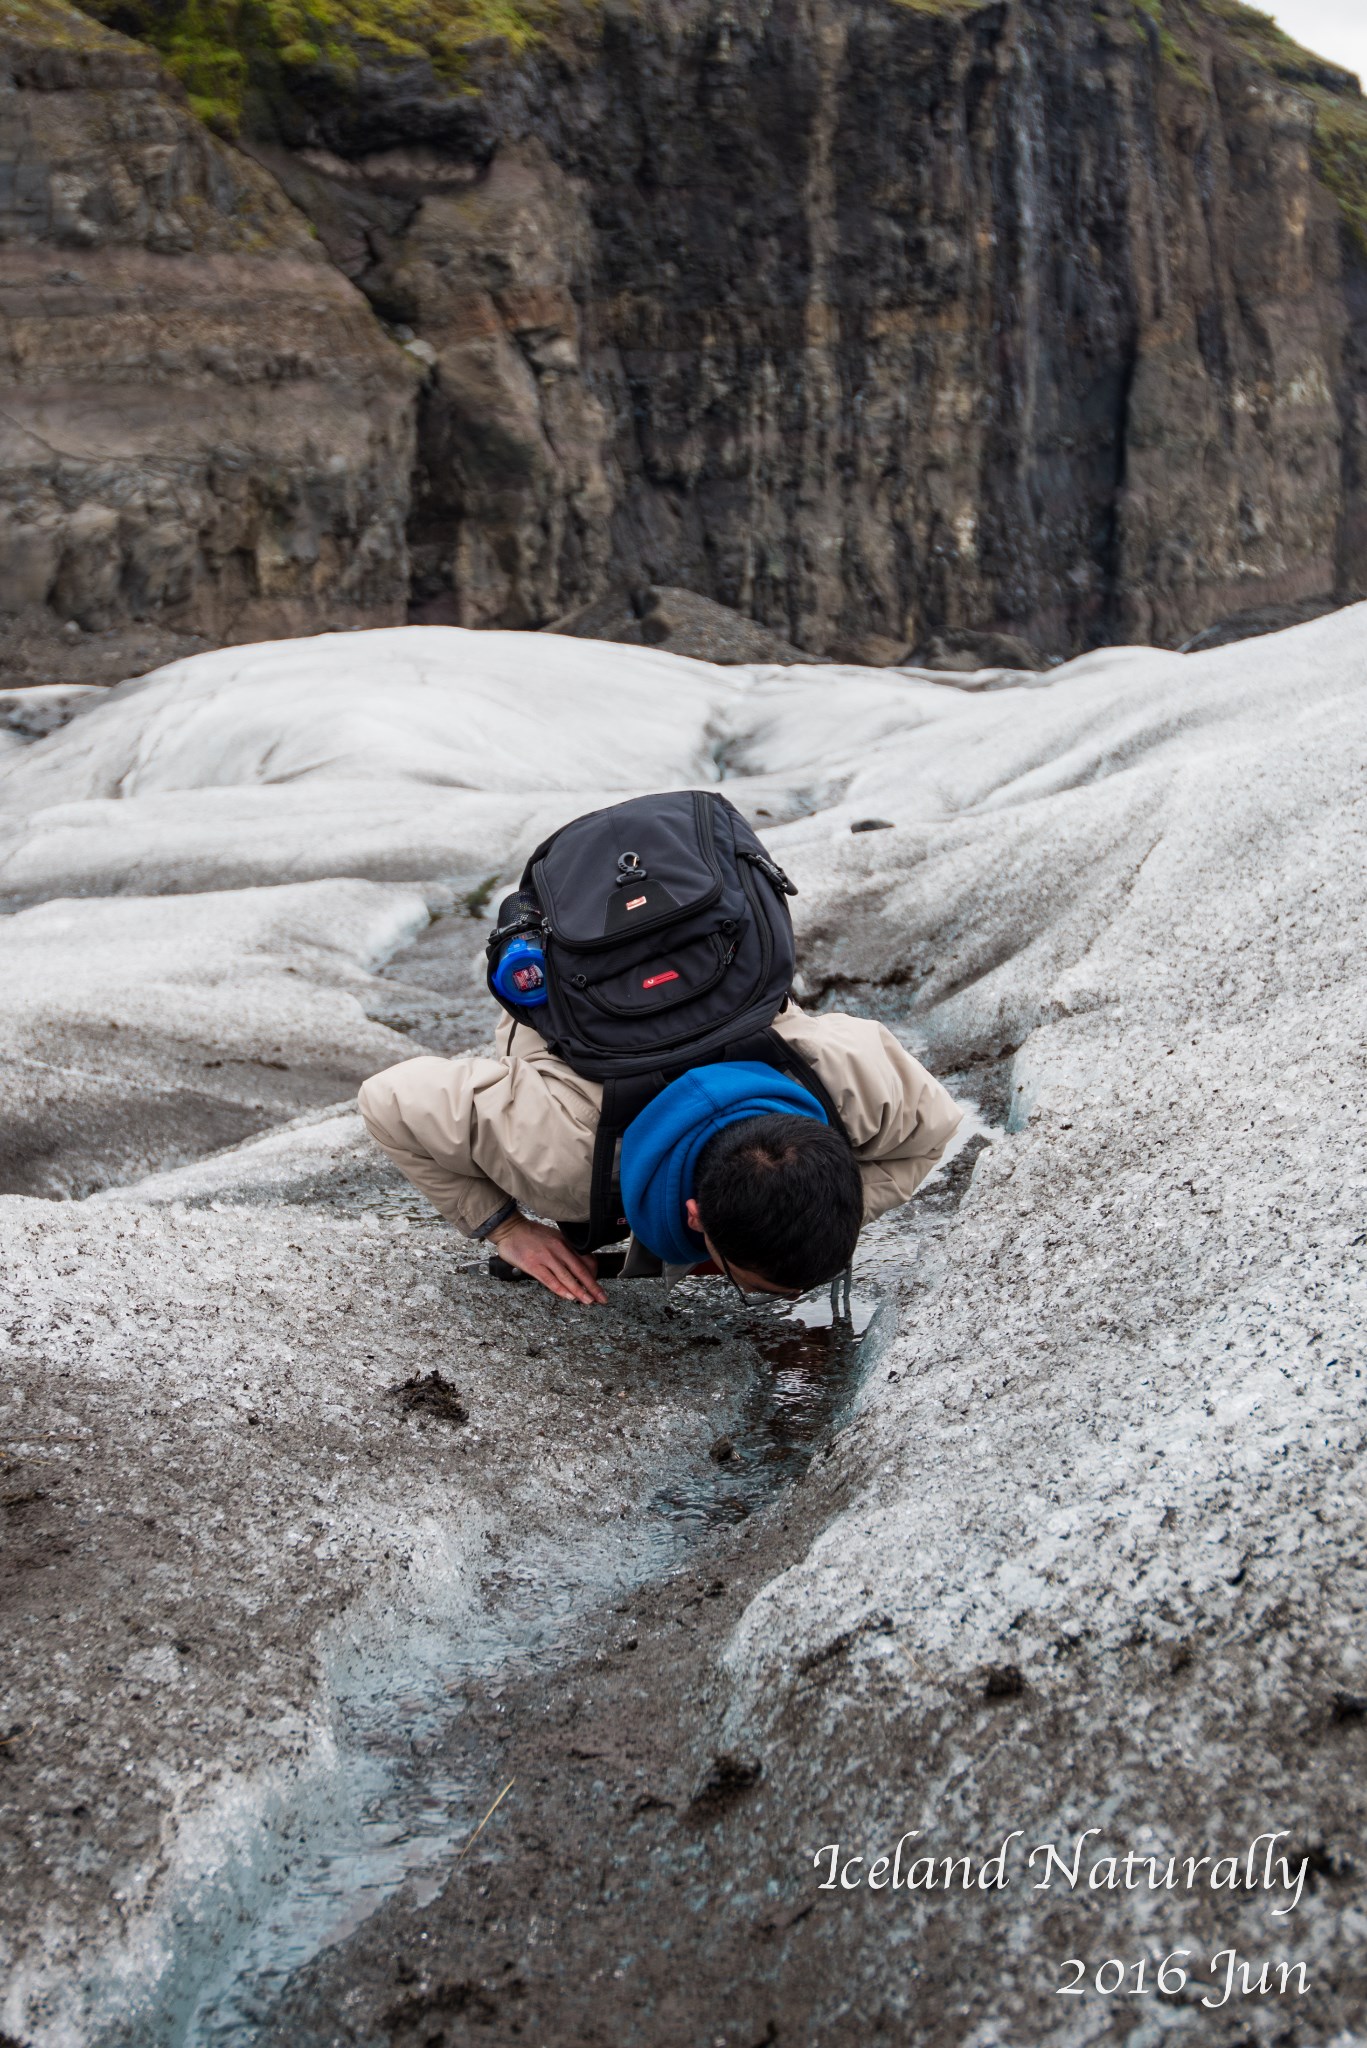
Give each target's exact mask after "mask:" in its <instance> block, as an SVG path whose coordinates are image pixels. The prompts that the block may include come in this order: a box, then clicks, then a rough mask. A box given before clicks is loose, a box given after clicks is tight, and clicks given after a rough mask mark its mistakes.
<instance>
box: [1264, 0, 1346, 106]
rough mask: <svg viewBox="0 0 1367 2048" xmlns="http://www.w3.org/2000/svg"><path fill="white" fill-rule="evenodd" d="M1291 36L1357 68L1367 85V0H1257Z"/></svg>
mask: <svg viewBox="0 0 1367 2048" xmlns="http://www.w3.org/2000/svg"><path fill="white" fill-rule="evenodd" d="M1254 5H1255V6H1257V5H1261V7H1262V11H1263V13H1264V14H1270V15H1272V16H1274V18H1275V19H1276V20H1277V21H1278V22H1280V23H1281V26H1282V27H1283V28H1284V29H1285V30H1286V33H1287V34H1288V35H1289V36H1294V37H1295V38H1296V41H1297V42H1298V43H1304V45H1305V47H1306V49H1307V50H1314V51H1315V52H1316V54H1317V55H1318V56H1321V57H1331V58H1332V59H1333V61H1334V62H1335V63H1336V64H1345V65H1347V67H1348V69H1349V70H1350V71H1356V73H1357V74H1358V77H1359V78H1360V79H1361V80H1362V82H1363V84H1364V85H1367V0H1254Z"/></svg>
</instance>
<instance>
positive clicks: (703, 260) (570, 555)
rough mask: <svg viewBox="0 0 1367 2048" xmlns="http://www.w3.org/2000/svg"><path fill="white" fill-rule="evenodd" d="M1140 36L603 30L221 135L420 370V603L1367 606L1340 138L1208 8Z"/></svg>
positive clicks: (1152, 630) (880, 645) (798, 13)
mask: <svg viewBox="0 0 1367 2048" xmlns="http://www.w3.org/2000/svg"><path fill="white" fill-rule="evenodd" d="M1159 12H1161V13H1162V16H1163V21H1162V23H1161V24H1160V23H1159V22H1158V21H1157V20H1156V19H1154V18H1151V16H1152V14H1153V10H1151V9H1150V10H1145V9H1141V8H1138V7H1136V6H1135V5H1133V4H1131V0H1095V4H1094V0H1033V4H1031V5H1030V6H1028V7H1027V6H1024V5H1021V4H1019V0H996V4H975V0H961V4H954V5H950V4H943V0H765V4H763V5H756V6H751V7H748V8H746V9H743V10H742V9H739V8H736V7H734V6H733V5H732V4H731V0H630V4H628V0H602V4H601V5H600V6H597V7H595V8H594V9H593V10H592V11H591V12H586V13H585V14H584V15H583V16H582V17H581V16H579V15H577V14H575V13H574V11H573V9H572V8H571V7H566V8H564V9H562V10H561V12H560V14H559V16H558V17H557V19H556V21H555V24H554V26H553V28H552V29H551V31H550V32H548V33H547V34H546V35H544V36H543V38H542V39H541V40H540V42H538V43H536V44H535V45H534V46H533V47H532V49H531V50H530V52H526V53H524V54H523V55H522V56H521V57H520V58H519V59H517V60H516V61H513V60H512V59H511V58H508V57H506V55H505V56H504V57H500V56H499V54H498V52H497V50H496V49H492V48H491V49H490V50H489V51H487V52H485V53H483V54H482V55H481V54H479V53H476V57H475V59H474V60H472V69H471V72H470V76H469V79H468V81H467V83H468V84H472V85H474V86H475V87H476V88H477V90H476V91H474V92H469V91H467V92H465V93H463V94H460V95H456V96H453V95H452V92H451V91H450V89H448V88H446V87H443V86H442V85H441V84H440V82H439V81H438V80H437V79H436V78H435V77H434V76H433V75H432V74H431V73H430V72H429V71H428V70H426V69H425V68H424V65H423V64H422V63H421V62H418V61H414V62H411V63H406V64H404V65H402V66H399V65H396V64H390V65H389V66H387V67H386V66H384V65H379V64H375V65H365V64H363V65H362V66H361V67H360V69H359V72H358V74H357V76H356V78H355V80H354V81H353V82H352V84H351V85H350V86H349V87H348V89H347V90H346V92H345V93H344V92H342V91H341V89H340V88H337V89H329V88H327V87H326V85H325V83H320V82H318V81H315V82H314V84H313V87H312V88H311V90H310V91H309V92H307V93H303V92H301V93H300V94H299V95H298V97H297V98H296V99H295V100H294V101H293V102H291V103H290V104H289V105H288V106H286V107H284V108H283V109H282V108H281V107H280V106H278V105H277V106H276V107H275V108H274V109H273V112H272V114H271V119H270V133H269V134H266V133H264V132H263V133H259V134H256V135H252V134H248V135H246V136H245V137H244V138H243V147H244V148H246V149H248V150H250V151H251V153H252V154H253V155H254V156H255V157H256V159H257V162H258V165H259V166H260V167H261V168H262V169H264V170H266V171H268V172H269V173H271V174H272V175H273V177H274V178H275V179H278V180H279V183H280V185H281V186H282V187H283V188H284V190H285V191H286V192H287V193H288V194H289V196H290V198H291V199H292V200H293V201H294V202H295V204H296V206H297V207H299V208H300V209H301V210H302V211H303V212H304V213H305V214H307V215H308V216H309V217H310V218H311V220H312V221H313V222H314V224H315V226H316V229H317V232H318V235H319V237H320V238H321V242H322V244H323V246H324V247H325V248H326V250H327V252H328V254H329V255H330V257H331V259H332V261H333V263H334V264H335V265H336V266H337V268H338V269H339V270H340V271H342V272H343V273H344V274H345V276H346V277H347V278H349V279H350V280H352V281H353V282H354V283H355V284H357V285H358V286H359V287H360V289H361V290H362V291H363V292H364V293H365V294H366V296H367V297H368V298H369V299H370V301H371V303H372V305H373V306H374V308H375V309H376V311H377V312H378V314H379V315H380V317H381V318H382V320H383V321H384V322H386V323H387V324H388V326H389V329H390V332H391V335H392V336H394V337H395V338H396V339H397V340H398V341H399V342H400V343H401V344H402V345H403V346H404V347H405V348H406V349H407V351H408V354H409V356H410V358H412V359H415V360H416V362H417V364H418V365H419V367H420V369H421V372H422V375H423V378H424V382H423V385H422V389H421V392H420V393H419V395H418V396H417V398H416V400H415V401H414V405H415V412H416V445H417V456H416V463H415V467H414V469H413V472H412V476H411V480H410V483H409V485H407V486H404V485H401V484H398V483H397V482H396V484H395V488H394V495H393V499H392V503H391V511H392V514H393V518H394V519H395V520H397V519H399V518H403V520H404V521H405V523H406V531H407V542H408V549H409V555H410V559H411V583H410V590H409V598H410V612H409V616H411V617H413V618H417V619H423V620H438V621H439V620H448V621H451V622H455V623H461V624H467V625H475V626H517V627H540V626H544V625H547V624H550V623H552V622H554V621H557V620H559V619H562V618H564V617H565V616H566V615H567V614H574V613H580V612H582V611H583V610H584V609H585V608H586V607H593V606H596V605H598V604H600V603H602V602H604V601H608V605H609V611H611V612H613V614H614V616H615V615H616V613H618V612H621V611H622V610H623V608H624V607H626V606H627V605H628V602H629V594H630V593H631V592H633V591H639V590H642V589H645V588H648V587H652V586H654V587H665V588H670V589H679V588H682V589H685V590H690V591H693V592H697V593H700V594H702V595H704V596H706V597H708V598H710V599H712V600H714V601H715V602H717V603H719V604H722V605H725V606H727V607H729V608H731V609H733V610H735V611H737V612H739V613H742V614H744V615H746V616H748V617H749V618H751V619H753V620H755V621H757V622H758V623H759V624H760V625H762V626H764V627H767V628H769V629H771V630H772V631H773V632H774V633H775V634H777V635H779V636H780V637H781V638H782V639H783V640H785V641H787V642H789V643H791V644H792V645H794V646H796V647H798V648H800V649H802V650H804V651H805V652H807V653H809V654H825V655H829V656H832V657H834V658H850V656H851V655H852V654H853V653H855V652H857V651H858V650H861V649H862V650H865V651H866V652H867V650H870V649H871V650H873V654H872V655H870V656H869V657H868V658H877V659H885V660H893V659H896V658H897V655H898V650H906V649H909V648H913V647H925V646H928V645H930V644H931V643H932V641H935V640H937V639H943V638H945V636H948V635H953V634H960V635H963V634H978V635H981V634H990V633H998V634H1000V633H1005V634H1010V635H1013V636H1015V637H1016V638H1017V639H1018V640H1021V641H1024V642H1025V643H1027V645H1028V646H1029V647H1030V648H1032V649H1037V650H1039V652H1040V654H1041V656H1058V655H1061V654H1067V653H1072V652H1076V651H1077V650H1079V649H1081V648H1083V647H1085V646H1087V645H1090V644H1095V643H1097V642H1104V641H1109V640H1115V639H1124V640H1141V641H1143V640H1154V641H1158V642H1162V643H1166V644H1172V645H1177V644H1181V643H1182V642H1185V641H1186V640H1188V639H1189V638H1190V637H1191V636H1192V635H1194V634H1196V633H1198V632H1200V631H1201V630H1202V629H1203V628H1204V627H1206V626H1207V625H1209V624H1210V623H1211V622H1212V621H1213V620H1215V619H1218V618H1223V617H1227V616H1229V615H1230V614H1232V613H1235V612H1240V611H1244V610H1248V609H1251V608H1254V607H1264V608H1265V607H1269V606H1274V605H1285V604H1302V603H1304V602H1306V601H1309V600H1314V599H1321V598H1328V597H1330V596H1331V595H1334V594H1337V595H1339V596H1341V597H1347V596H1351V595H1355V594H1357V593H1358V592H1359V591H1361V590H1364V589H1367V251H1365V250H1364V247H1363V245H1362V243H1361V242H1360V241H1359V239H1358V238H1357V237H1356V235H1355V233H1354V230H1353V227H1352V219H1353V205H1354V204H1356V201H1355V200H1353V202H1352V204H1350V203H1349V202H1350V199H1351V193H1350V194H1349V195H1348V196H1347V197H1345V192H1346V190H1347V188H1346V187H1344V186H1343V184H1342V180H1339V181H1338V182H1337V183H1336V182H1335V180H1334V179H1332V178H1330V179H1328V182H1326V177H1327V173H1326V171H1325V164H1324V161H1323V144H1322V139H1321V138H1322V133H1323V132H1324V124H1325V119H1326V109H1327V110H1328V112H1329V114H1331V115H1332V116H1333V118H1334V119H1335V120H1347V121H1349V122H1350V123H1354V122H1357V121H1358V120H1359V118H1360V119H1361V123H1362V131H1363V138H1364V149H1367V108H1364V107H1363V103H1362V101H1361V98H1360V96H1359V95H1358V94H1357V92H1356V88H1355V84H1354V82H1353V81H1351V80H1349V79H1348V78H1347V76H1346V74H1343V73H1339V72H1336V71H1335V70H1334V69H1333V67H1331V66H1325V65H1322V64H1320V63H1318V61H1317V60H1314V59H1312V58H1310V57H1308V56H1307V55H1306V54H1305V53H1300V52H1296V51H1295V48H1294V46H1293V45H1290V44H1289V43H1286V42H1285V39H1280V41H1278V40H1277V39H1276V38H1275V32H1272V35H1273V40H1272V42H1270V43H1268V42H1267V37H1268V33H1269V31H1268V30H1267V26H1266V24H1263V26H1262V27H1261V28H1259V27H1258V26H1257V18H1256V17H1252V16H1249V15H1246V14H1245V13H1243V12H1242V11H1241V10H1240V9H1239V8H1238V7H1237V6H1235V5H1234V4H1233V0H1163V6H1162V8H1161V9H1160V10H1159ZM1260 37H1261V38H1262V41H1260V40H1259V38H1260ZM1264 44H1266V47H1264ZM1288 52H1289V53H1291V54H1290V55H1288ZM1364 161H1367V157H1364ZM1331 185H1333V186H1334V189H1333V190H1331V189H1330V186H1331ZM1354 190H1355V188H1354ZM394 353H396V354H397V353H398V351H397V350H396V351H394ZM249 467H250V465H249ZM324 580H325V579H324ZM313 604H314V616H315V619H316V622H318V623H321V622H322V613H323V611H324V610H326V609H327V605H328V600H327V598H326V596H325V595H323V594H322V592H321V590H320V591H319V593H318V595H317V596H316V598H315V599H314V600H313ZM304 629H305V625H304V620H303V615H302V614H301V615H300V620H299V624H298V625H297V626H295V627H293V628H290V627H286V628H285V630H304Z"/></svg>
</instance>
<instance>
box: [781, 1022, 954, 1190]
mask: <svg viewBox="0 0 1367 2048" xmlns="http://www.w3.org/2000/svg"><path fill="white" fill-rule="evenodd" d="M779 1029H780V1030H781V1031H782V1032H783V1035H784V1036H785V1037H788V1038H791V1039H792V1040H793V1042H794V1044H795V1045H796V1046H797V1047H798V1049H799V1051H800V1052H802V1053H804V1054H805V1056H806V1057H807V1058H808V1059H809V1060H810V1061H811V1062H812V1064H813V1066H814V1067H815V1068H816V1070H817V1072H818V1073H819V1074H820V1076H821V1078H822V1080H823V1081H824V1082H825V1084H826V1086H827V1088H828V1089H829V1090H830V1092H831V1095H832V1096H833V1097H834V1100H835V1106H836V1108H837V1109H838V1110H839V1111H840V1115H841V1119H842V1121H843V1122H844V1125H845V1128H846V1130H847V1131H848V1132H849V1134H850V1142H851V1144H852V1145H853V1146H854V1152H855V1157H856V1158H857V1159H858V1161H859V1173H860V1178H861V1179H862V1181H863V1183H864V1221H865V1222H866V1223H871V1222H872V1221H873V1219H874V1217H875V1216H881V1215H883V1214H884V1213H885V1211H887V1210H888V1209H895V1208H897V1207H898V1206H899V1205H900V1204H901V1203H903V1202H907V1201H910V1199H911V1197H912V1196H913V1195H914V1194H915V1192H916V1190H917V1188H919V1187H920V1185H921V1182H922V1181H923V1180H924V1179H925V1177H926V1175H927V1174H928V1173H929V1172H930V1171H931V1169H932V1167H934V1166H937V1165H938V1164H939V1162H940V1160H941V1159H942V1158H943V1157H944V1151H945V1147H946V1146H947V1145H948V1143H949V1141H950V1139H951V1138H952V1137H953V1136H954V1133H955V1131H956V1130H957V1129H958V1128H959V1124H960V1122H961V1120H962V1111H961V1110H960V1109H959V1108H958V1106H957V1104H956V1103H955V1101H954V1098H953V1096H952V1095H951V1094H950V1093H949V1090H948V1089H947V1088H944V1087H942V1086H941V1084H940V1083H939V1082H938V1081H937V1080H936V1079H935V1076H934V1075H933V1074H929V1073H927V1072H926V1069H925V1068H924V1067H923V1066H922V1065H921V1062H920V1061H919V1060H918V1059H916V1058H915V1057H914V1056H913V1055H912V1054H911V1053H909V1052H908V1051H907V1049H906V1047H905V1046H904V1045H903V1044H902V1042H901V1041H900V1039H897V1038H894V1037H893V1034H892V1033H891V1032H890V1031H889V1030H888V1029H887V1027H886V1026H885V1025H883V1024H877V1023H875V1022H874V1021H873V1020H872V1019H871V1018H868V1017H847V1016H843V1015H841V1014H839V1013H838V1012H837V1013H831V1012H827V1013H825V1014H819V1015H815V1016H804V1015H802V1014H801V1013H800V1012H799V1013H798V1014H797V1015H796V1016H794V1015H793V1014H792V1013H791V1012H785V1013H784V1016H783V1018H782V1019H781V1020H780V1023H779Z"/></svg>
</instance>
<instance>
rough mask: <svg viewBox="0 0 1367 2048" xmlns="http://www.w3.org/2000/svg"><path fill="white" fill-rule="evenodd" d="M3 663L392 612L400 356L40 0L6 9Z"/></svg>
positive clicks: (41, 671)
mask: <svg viewBox="0 0 1367 2048" xmlns="http://www.w3.org/2000/svg"><path fill="white" fill-rule="evenodd" d="M0 133H2V134H3V138H4V158H5V166H4V171H3V175H0V245H3V246H0V383H3V386H4V391H3V398H2V399H0V628H3V634H4V641H3V643H0V659H3V658H4V657H5V655H8V657H9V658H8V660H7V662H6V666H7V668H8V669H9V671H10V672H11V674H17V675H18V676H20V677H23V676H25V675H33V676H37V677H41V676H50V675H53V674H56V675H57V676H59V677H61V676H63V675H72V674H75V675H81V676H84V677H85V678H86V679H91V680H94V679H99V677H100V676H101V675H102V674H105V673H108V674H109V675H110V676H111V677H112V676H116V675H117V674H119V673H127V668H128V666H129V665H130V664H131V665H144V666H145V665H146V659H144V660H143V661H142V662H141V663H139V662H138V660H137V657H138V655H139V654H142V655H144V656H145V657H146V658H147V659H151V658H156V657H159V656H160V657H164V656H165V655H166V654H167V653H168V652H170V651H172V649H173V648H175V647H182V646H185V645H187V644H188V645H191V646H193V645H195V644H200V645H202V644H204V643H205V642H207V641H213V642H224V641H234V640H260V639H262V638H269V637H271V636H273V635H277V634H294V633H300V632H305V631H309V630H313V629H316V628H317V627H319V626H320V625H323V624H325V623H336V624H338V625H342V624H358V625H365V624H379V623H386V622H392V621H394V620H396V619H399V618H402V616H403V613H404V607H405V604H406V601H407V588H408V560H407V549H406V543H405V536H404V522H405V517H406V511H407V503H408V493H409V476H410V472H411V465H412V457H413V413H414V389H415V386H416V385H417V383H418V381H419V377H420V372H419V371H418V370H417V369H416V367H415V366H414V365H413V364H412V363H411V362H410V360H409V359H408V358H407V357H406V356H405V355H404V353H403V351H402V350H401V349H400V348H399V347H397V346H396V345H395V344H394V343H393V342H392V341H391V340H390V339H389V338H388V337H387V336H386V335H385V334H384V332H383V331H382V329H381V328H380V326H379V324H378V323H377V321H376V319H375V317H374V315H373V313H372V312H371V310H370V308H369V306H368V305H367V304H366V302H365V300H364V298H363V297H362V295H361V294H360V293H359V292H358V291H356V289H355V288H354V287H353V286H352V285H351V284H350V283H349V282H348V281H347V279H346V278H344V277H343V276H342V275H341V273H340V272H339V271H338V270H337V268H336V266H335V265H333V264H332V263H330V262H329V261H328V260H327V257H326V255H325V254H324V252H323V250H322V248H321V247H320V245H319V243H318V241H317V239H316V237H315V235H314V234H313V232H312V230H311V228H310V226H309V223H308V222H307V221H306V220H305V219H304V218H303V217H302V216H301V215H300V214H299V213H298V212H297V211H296V209H295V208H294V207H293V206H292V205H291V204H290V203H289V201H288V200H287V199H286V198H285V197H284V195H283V193H282V192H281V191H280V189H279V187H278V186H277V185H276V183H275V181H274V179H273V178H271V177H270V176H269V174H268V173H266V172H264V171H262V170H261V169H259V168H258V167H257V166H256V165H255V164H253V163H251V162H250V161H249V160H248V159H247V158H246V157H245V156H243V155H242V154H241V153H240V152H239V151H237V150H235V149H232V148H230V147H227V146H226V145H224V144H223V143H221V142H219V141H217V140H215V139H214V138H213V137H212V136H211V135H210V134H209V133H208V132H207V131H206V130H205V129H204V128H203V127H202V126H201V124H200V123H199V122H198V121H197V120H196V119H195V118H194V116H193V115H192V114H191V112H190V110H189V108H188V107H187V106H186V105H185V103H184V97H183V95H182V94H181V93H180V92H179V90H178V88H175V87H174V86H173V85H172V83H171V81H170V80H169V79H168V78H167V77H166V74H165V73H164V72H163V71H162V69H161V66H160V64H159V63H158V62H157V60H156V59H155V58H154V57H153V56H152V55H151V54H150V53H149V52H148V51H146V50H144V49H143V48H141V47H140V46H139V45H138V44H136V43H133V42H130V41H128V40H127V39H126V38H124V37H122V36H119V35H114V34H111V33H110V32H109V31H107V30H105V29H103V28H101V27H100V26H99V25H98V24H96V23H94V22H91V21H88V20H87V19H86V18H85V17H84V16H83V15H81V14H78V13H76V12H75V10H73V9H70V8H67V7H64V6H62V5H60V4H57V0H14V5H13V7H12V8H11V9H10V11H9V13H8V15H7V17H6V19H5V21H4V22H3V23H0Z"/></svg>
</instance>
